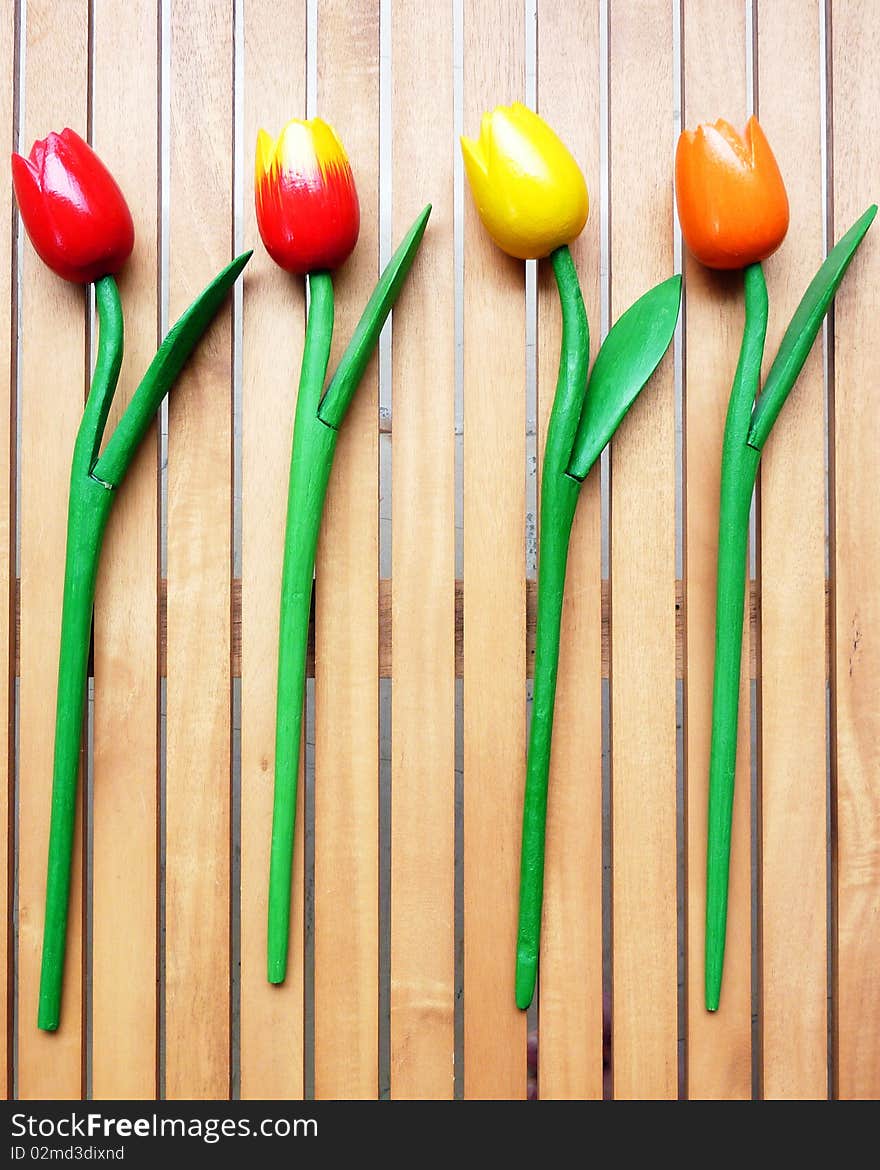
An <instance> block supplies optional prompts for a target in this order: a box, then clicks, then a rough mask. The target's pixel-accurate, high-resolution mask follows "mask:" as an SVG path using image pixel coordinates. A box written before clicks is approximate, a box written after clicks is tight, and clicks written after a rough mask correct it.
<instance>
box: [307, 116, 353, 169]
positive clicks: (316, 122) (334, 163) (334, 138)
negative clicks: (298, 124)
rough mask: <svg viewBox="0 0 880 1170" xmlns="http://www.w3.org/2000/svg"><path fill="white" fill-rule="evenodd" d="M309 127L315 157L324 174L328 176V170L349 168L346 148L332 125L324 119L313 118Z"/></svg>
mask: <svg viewBox="0 0 880 1170" xmlns="http://www.w3.org/2000/svg"><path fill="white" fill-rule="evenodd" d="M309 127H310V129H311V133H312V146H313V148H314V151H315V157H316V158H317V160H318V165H319V166H320V168H321V171H322V173H323V174H326V173H327V171H328V170H333V169H338V168H341V167H345V166H347V165H348V155H347V154H346V153H345V147H344V146H343V145H342V142H341V141H340V139H339V135H338V134H337V133H336V131H335V130H334V129H333V127H332V126H331V125H330V123H329V122H325V121H324V119H323V118H312V120H311V122H310V123H309Z"/></svg>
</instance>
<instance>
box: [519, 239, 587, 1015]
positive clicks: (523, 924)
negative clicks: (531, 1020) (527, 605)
mask: <svg viewBox="0 0 880 1170" xmlns="http://www.w3.org/2000/svg"><path fill="white" fill-rule="evenodd" d="M551 259H552V262H553V272H554V275H555V277H556V283H557V287H558V289H559V296H560V300H561V302H562V352H561V355H560V361H559V377H558V380H557V386H556V396H555V398H554V401H553V409H552V411H551V414H550V424H549V426H548V429H547V443H546V446H545V449H544V466H543V470H542V474H541V525H540V546H539V559H538V620H537V629H536V647H535V678H534V689H533V697H532V722H531V728H530V731H529V753H528V763H527V766H526V787H525V796H524V801H523V828H522V854H521V860H520V889H519V930H518V934H517V944H516V981H515V983H516V1003H517V1007H519V1008H523V1009H525V1008H527V1007H528V1006H529V1004H530V1003H531V1002H532V997H533V995H534V992H535V980H536V977H537V971H538V949H539V945H540V936H541V905H542V902H543V897H544V842H545V837H546V828H547V788H548V781H549V775H550V749H551V740H552V735H553V708H554V705H555V701H556V675H557V670H558V667H559V634H560V628H561V624H562V603H563V595H564V589H565V570H566V565H567V563H568V545H569V539H570V536H571V526H572V522H573V520H574V513H575V508H576V506H577V501H578V494H579V492H580V489H581V481H580V480H578V479H575V478H573V477H572V476H570V475H568V474H567V473H566V467H567V466H568V462H569V459H570V457H571V451H572V445H573V443H574V437H575V433H576V432H577V426H578V420H579V418H580V414H581V408H582V406H583V400H584V393H585V391H586V386H587V371H588V365H589V355H590V333H589V326H588V324H587V315H586V311H585V309H584V302H583V297H582V296H581V290H580V285H579V283H578V278H577V271H576V269H575V267H574V263H573V261H572V258H571V253H570V252H569V250H568V248H567V247H564V248H559V249H558V250H557V251H556V252H554V253H553V255H552V257H551Z"/></svg>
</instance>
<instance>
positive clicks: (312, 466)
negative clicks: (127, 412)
mask: <svg viewBox="0 0 880 1170" xmlns="http://www.w3.org/2000/svg"><path fill="white" fill-rule="evenodd" d="M309 292H310V294H311V299H310V304H309V318H308V326H307V329H306V340H305V349H304V352H303V362H302V369H301V373H300V381H299V394H298V396H297V400H296V416H295V419H294V425H293V450H292V454H291V460H290V484H289V488H288V495H287V527H286V530H285V536H284V566H283V570H282V577H281V622H280V635H279V645H278V691H277V710H276V722H275V800H274V806H273V810H272V844H271V854H270V860H269V923H268V978H269V982H270V983H283V981H284V977H285V975H286V974H287V948H288V936H289V931H290V881H291V872H292V867H293V833H294V824H295V819H296V790H297V780H298V775H299V756H300V743H301V739H302V717H303V693H304V689H305V673H306V650H307V647H308V638H309V613H310V610H311V603H312V580H313V577H314V571H315V552H316V549H317V545H318V532H319V530H320V526H321V512H322V510H323V507H324V497H325V495H326V493H327V483H328V481H329V479H330V471H331V468H332V466H333V455H334V452H335V450H336V442H337V439H338V432H337V431H336V430H335V429H334V428H333V427H331V426H329V425H328V424H326V423H323V422H321V420H320V419H319V418H318V414H317V412H318V403H319V402H320V400H321V392H322V390H323V386H324V378H325V376H326V373H327V362H328V360H329V357H330V343H331V340H332V337H333V285H332V282H331V278H330V274H329V273H327V272H316V273H312V274H311V275H310V276H309Z"/></svg>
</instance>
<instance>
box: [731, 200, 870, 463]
mask: <svg viewBox="0 0 880 1170" xmlns="http://www.w3.org/2000/svg"><path fill="white" fill-rule="evenodd" d="M876 214H877V205H876V204H873V205H872V206H871V207H869V208H868V210H867V211H866V212H865V214H864V215H863V216H862V217H861V219H859V220H857V221H856V223H854V224H853V226H852V227H851V228H850V229H849V231H848V232H847V233H846V235H845V236H844V237H843V238H842V239H841V240H840V241H839V243H837V244H836V245H835V246H834V247H833V248H832V249H831V251H830V252H829V253H828V257H827V259H826V260H825V263H824V264H823V265H822V267H821V268H820V269H819V271H818V272H817V273H816V275H815V276H814V277H813V279H812V281H811V282H810V287H809V288H808V289H807V291H806V292H805V293H804V296H803V300H802V301H801V303H800V304H799V305H798V307H797V309H796V311H795V314H794V316H793V317H792V319H791V324H790V325H789V327H788V329H786V331H785V336H784V337H783V339H782V344H781V345H780V346H779V352H778V353H777V355H776V357H775V358H774V359H773V365H772V366H771V367H770V372H769V373H768V375H767V380H766V381H765V383H764V389H763V391H762V392H761V396H760V397H759V399H758V402H757V405H756V406H755V411H754V414H753V416H752V425H751V427H750V429H749V437H748V444H749V446H750V447H754V448H755V450H756V451H760V450H761V449H762V448H763V446H764V444H765V443H766V442H767V436H768V435H769V434H770V431H771V430H772V429H773V424H774V423H775V422H776V419H777V418H778V416H779V412H780V410H782V407H783V405H784V404H785V400H786V398H787V397H788V395H789V393H790V392H791V388H792V386H793V385H794V384H795V381H796V380H797V376H798V374H799V373H800V372H801V370H802V368H803V365H804V362H805V361H806V360H807V354H808V353H809V352H810V348H811V347H812V344H813V342H814V341H815V340H816V334H817V333H818V332H819V328H820V326H821V324H822V320H823V318H824V317H825V314H826V313H827V312H828V306H829V305H830V304H831V301H832V299H833V297H834V294H835V293H836V292H837V289H838V286H839V285H840V282H841V281H842V280H843V277H844V274H845V273H846V270H847V268H849V266H850V263H851V262H852V258H853V256H854V255H855V252H856V248H858V246H859V244H860V243H861V242H862V240H863V239H864V237H865V233H866V232H867V230H868V228H869V227H870V226H871V224H872V223H873V221H874V216H875V215H876Z"/></svg>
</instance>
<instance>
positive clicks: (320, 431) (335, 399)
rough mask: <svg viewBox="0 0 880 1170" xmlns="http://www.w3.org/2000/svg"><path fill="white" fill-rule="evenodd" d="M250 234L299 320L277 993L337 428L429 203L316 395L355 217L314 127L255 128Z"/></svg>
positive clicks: (329, 133)
mask: <svg viewBox="0 0 880 1170" xmlns="http://www.w3.org/2000/svg"><path fill="white" fill-rule="evenodd" d="M254 199H255V204H256V210H257V226H258V227H259V230H260V235H261V236H262V239H263V243H264V244H265V246H266V251H267V252H268V253H269V255H270V256H271V257H272V259H273V260H274V261H275V262H276V264H279V265H280V266H281V267H282V268H284V269H286V271H288V272H292V273H296V274H299V275H302V276H305V277H306V278H307V282H308V290H309V299H308V322H307V325H306V338H305V346H304V349H303V357H302V366H301V371H300V382H299V392H298V394H297V399H296V415H295V418H294V423H293V449H292V451H291V461H290V483H289V487H288V498H287V522H286V526H285V534H284V560H283V565H282V571H281V597H280V615H279V639H278V685H277V699H276V708H275V788H274V800H273V805H272V841H271V846H270V851H269V898H268V907H267V909H268V928H267V946H266V952H267V953H266V974H267V978H268V979H269V982H270V983H282V982H283V981H284V979H285V976H286V973H287V957H288V949H289V941H290V875H291V867H292V865H293V843H294V825H295V820H296V791H297V783H298V773H299V758H300V743H301V739H302V715H303V695H304V690H305V668H306V647H307V645H308V633H309V614H310V610H311V603H312V582H313V578H314V573H315V551H316V548H317V544H318V534H319V532H320V528H321V517H322V513H323V508H324V498H325V496H326V492H327V484H328V481H329V478H330V471H331V468H332V466H333V457H334V454H335V451H336V441H337V438H338V434H339V428H340V427H341V426H342V423H343V419H344V418H345V414H346V411H347V410H348V407H349V405H350V403H351V400H352V398H353V396H354V393H355V391H356V390H357V387H358V384H359V382H360V380H361V378H362V377H363V374H364V370H365V369H366V367H367V363H368V362H369V360H370V358H371V356H372V354H373V352H374V351H375V348H376V345H377V344H378V341H379V334H380V332H381V330H382V326H383V325H384V323H385V320H386V318H387V317H388V314H389V312H390V311H391V307H392V305H393V304H394V302H395V301H396V300H397V297H398V296H399V295H400V291H401V289H402V288H403V283H404V281H405V280H406V275H407V273H408V272H409V270H410V268H411V266H412V263H413V260H414V259H415V256H416V252H417V251H418V248H419V245H420V244H421V242H422V236H423V235H424V231H425V227H426V226H427V223H428V216H429V215H430V214H431V206H430V204H429V205H428V206H427V207H425V208H424V209H423V210H422V212H421V214H420V215H419V216H418V217H417V218H416V220H415V222H414V223H413V225H412V227H411V228H410V230H409V231H408V232H407V234H406V236H405V237H404V239H403V241H402V243H401V244H400V246H399V247H398V249H397V251H396V252H395V253H394V255H393V256H392V257H391V260H390V261H389V262H388V265H387V266H386V268H385V270H384V272H383V273H382V275H381V276H380V278H379V281H378V284H377V285H376V287H375V289H374V290H373V294H372V296H371V297H370V299H369V301H368V302H367V305H366V308H365V309H364V312H363V315H362V316H361V319H360V321H359V322H358V325H357V328H356V329H355V331H354V335H353V337H352V339H351V342H350V344H349V346H348V348H347V349H346V351H345V353H344V354H343V355H342V358H341V360H340V363H339V366H338V367H337V369H336V373H335V374H334V375H333V377H332V379H331V380H330V384H329V386H327V387H326V391H325V385H324V383H325V379H326V374H327V364H328V360H329V358H330V343H331V340H332V338H333V318H334V295H333V277H332V273H333V270H334V269H336V268H338V267H339V266H340V264H343V263H344V262H345V260H347V259H348V257H349V255H350V254H351V251H352V249H353V248H354V246H355V244H356V243H357V238H358V232H359V230H360V210H359V207H358V197H357V191H356V189H355V185H354V179H353V177H352V173H351V167H350V165H349V162H348V157H347V155H346V153H345V148H344V147H343V145H342V143H341V142H340V140H339V138H338V136H337V134H336V132H335V131H334V129H333V127H332V126H330V125H329V124H328V123H327V122H325V121H323V120H322V119H321V118H311V119H309V120H307V121H302V120H300V119H298V118H292V119H291V120H290V121H289V122H288V123H287V125H286V126H285V127H284V129H283V130H282V131H281V133H280V135H279V136H278V138H277V140H275V139H273V138H272V137H271V135H269V134H267V133H266V132H265V130H261V131H260V133H259V135H258V137H257V151H256V166H255V174H254Z"/></svg>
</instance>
